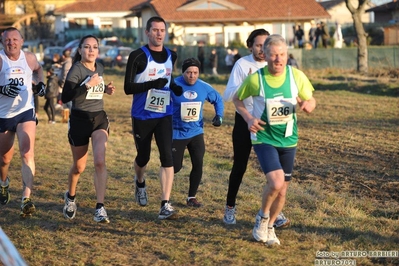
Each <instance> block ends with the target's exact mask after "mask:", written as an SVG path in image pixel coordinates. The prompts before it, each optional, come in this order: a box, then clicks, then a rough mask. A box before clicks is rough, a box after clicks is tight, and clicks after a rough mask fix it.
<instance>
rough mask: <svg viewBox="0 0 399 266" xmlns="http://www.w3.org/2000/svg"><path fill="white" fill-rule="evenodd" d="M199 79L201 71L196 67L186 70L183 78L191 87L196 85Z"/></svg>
mask: <svg viewBox="0 0 399 266" xmlns="http://www.w3.org/2000/svg"><path fill="white" fill-rule="evenodd" d="M198 77H199V69H198V67H196V66H191V67H188V68H187V69H186V71H184V73H183V78H184V80H185V81H186V83H187V84H189V85H191V86H192V85H194V84H195V82H197V79H198Z"/></svg>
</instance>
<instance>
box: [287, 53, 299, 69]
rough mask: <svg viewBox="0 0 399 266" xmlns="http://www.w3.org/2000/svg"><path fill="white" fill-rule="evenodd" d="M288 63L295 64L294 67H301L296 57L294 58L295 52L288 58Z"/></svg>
mask: <svg viewBox="0 0 399 266" xmlns="http://www.w3.org/2000/svg"><path fill="white" fill-rule="evenodd" d="M287 65H290V66H293V67H296V68H298V69H299V65H298V62H297V61H296V59H295V58H294V55H293V54H289V56H288V60H287Z"/></svg>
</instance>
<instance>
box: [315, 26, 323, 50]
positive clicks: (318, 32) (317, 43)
mask: <svg viewBox="0 0 399 266" xmlns="http://www.w3.org/2000/svg"><path fill="white" fill-rule="evenodd" d="M321 35H322V30H321V24H320V23H317V24H316V39H315V42H314V48H317V46H319V41H320V39H321Z"/></svg>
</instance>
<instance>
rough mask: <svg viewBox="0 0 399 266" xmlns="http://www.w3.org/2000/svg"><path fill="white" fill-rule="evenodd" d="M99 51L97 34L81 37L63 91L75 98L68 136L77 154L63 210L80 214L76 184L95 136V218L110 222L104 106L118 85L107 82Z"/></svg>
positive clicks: (70, 215) (69, 216)
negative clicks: (106, 205)
mask: <svg viewBox="0 0 399 266" xmlns="http://www.w3.org/2000/svg"><path fill="white" fill-rule="evenodd" d="M98 53H99V42H98V39H97V38H96V37H95V36H92V35H88V36H85V37H83V38H82V39H81V41H80V43H79V48H78V51H77V53H76V55H75V57H74V59H73V65H72V67H71V69H70V70H69V72H68V76H67V78H66V81H65V84H64V88H63V91H62V101H63V102H64V103H66V102H69V101H72V109H71V115H70V117H69V131H68V140H69V143H70V145H71V150H72V156H73V164H72V167H71V169H70V171H69V175H68V191H67V192H65V195H64V199H65V206H64V210H63V213H64V216H65V217H66V218H67V219H73V218H74V217H75V215H76V210H77V206H76V203H75V196H76V185H77V183H78V180H79V177H80V174H81V173H82V172H83V171H84V169H85V167H86V162H87V155H88V148H89V140H90V138H91V141H92V146H93V156H94V166H95V174H94V186H95V189H96V195H97V205H96V211H95V214H94V221H96V222H99V223H109V219H108V216H107V212H106V211H105V208H104V198H105V190H106V183H107V169H106V165H105V150H106V146H107V140H108V133H109V121H108V117H107V114H106V113H105V111H104V109H103V108H104V101H103V96H104V94H105V93H107V94H109V95H112V94H114V92H115V87H114V85H113V84H112V82H110V83H108V84H107V85H105V83H104V80H103V72H104V67H103V66H102V65H101V64H98V63H96V58H97V56H98Z"/></svg>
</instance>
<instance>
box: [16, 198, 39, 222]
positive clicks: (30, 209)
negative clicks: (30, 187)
mask: <svg viewBox="0 0 399 266" xmlns="http://www.w3.org/2000/svg"><path fill="white" fill-rule="evenodd" d="M35 211H36V208H35V205H34V204H33V203H32V200H31V199H30V198H24V199H23V200H22V204H21V213H20V214H19V215H20V216H21V217H24V218H25V217H27V216H32V213H34V212H35Z"/></svg>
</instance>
